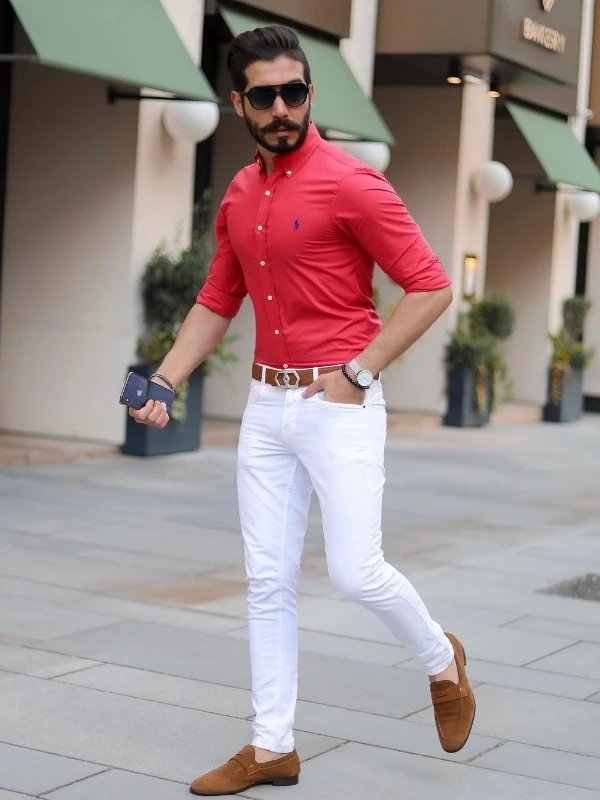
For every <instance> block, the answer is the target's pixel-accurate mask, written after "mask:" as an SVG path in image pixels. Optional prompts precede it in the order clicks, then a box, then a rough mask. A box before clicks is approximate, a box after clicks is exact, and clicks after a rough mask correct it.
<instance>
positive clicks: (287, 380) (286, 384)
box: [275, 369, 300, 389]
mask: <svg viewBox="0 0 600 800" xmlns="http://www.w3.org/2000/svg"><path fill="white" fill-rule="evenodd" d="M280 375H283V379H282V380H283V383H281V382H280V381H279V376H280ZM293 378H295V379H296V380H295V382H294V383H292V379H293ZM275 383H276V384H277V386H279V387H281V388H282V389H297V388H298V386H300V375H298V373H297V372H296V370H295V369H279V370H277V372H276V373H275Z"/></svg>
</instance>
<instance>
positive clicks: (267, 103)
mask: <svg viewBox="0 0 600 800" xmlns="http://www.w3.org/2000/svg"><path fill="white" fill-rule="evenodd" d="M240 96H241V97H247V98H248V102H249V103H250V105H251V106H252V108H254V109H256V111H265V110H266V109H267V108H271V106H272V105H273V103H274V102H275V99H276V98H277V97H281V99H282V100H283V102H284V103H285V104H286V106H289V107H290V108H299V107H300V106H301V105H302V104H303V103H305V102H306V98H307V97H308V86H307V85H306V84H305V83H301V82H300V81H297V82H295V83H284V84H283V86H281V87H280V88H279V89H277V88H276V87H275V86H254V87H253V88H252V89H249V90H248V91H247V92H240Z"/></svg>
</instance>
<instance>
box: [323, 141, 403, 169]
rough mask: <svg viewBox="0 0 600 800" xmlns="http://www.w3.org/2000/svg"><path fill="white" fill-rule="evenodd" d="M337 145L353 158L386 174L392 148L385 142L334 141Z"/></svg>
mask: <svg viewBox="0 0 600 800" xmlns="http://www.w3.org/2000/svg"><path fill="white" fill-rule="evenodd" d="M332 144H336V145H337V146H338V147H341V148H342V150H345V151H346V152H347V153H350V155H351V156H354V157H355V158H359V159H360V160H361V161H364V162H365V164H368V165H369V166H370V167H373V169H376V170H377V171H378V172H385V170H386V169H387V168H388V166H389V163H390V155H391V154H390V148H389V147H388V146H387V144H386V143H385V142H353V141H350V140H343V141H341V140H337V141H336V140H333V141H332Z"/></svg>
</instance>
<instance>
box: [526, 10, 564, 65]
mask: <svg viewBox="0 0 600 800" xmlns="http://www.w3.org/2000/svg"><path fill="white" fill-rule="evenodd" d="M545 6H546V3H544V7H545ZM549 10H550V9H549V8H547V9H546V11H549ZM523 38H524V39H525V40H526V41H528V42H532V43H533V44H537V45H539V46H540V47H543V48H544V49H545V50H550V51H552V52H553V53H558V54H559V55H561V56H562V55H564V52H565V48H566V46H567V37H566V36H565V34H564V33H560V32H559V31H556V30H554V28H549V27H548V26H547V25H542V23H541V22H535V20H533V19H531V17H525V19H524V20H523Z"/></svg>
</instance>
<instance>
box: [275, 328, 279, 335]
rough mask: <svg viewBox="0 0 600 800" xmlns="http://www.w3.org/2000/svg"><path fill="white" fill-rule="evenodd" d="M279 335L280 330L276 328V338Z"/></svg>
mask: <svg viewBox="0 0 600 800" xmlns="http://www.w3.org/2000/svg"><path fill="white" fill-rule="evenodd" d="M278 334H279V328H275V336H277V335H278Z"/></svg>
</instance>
